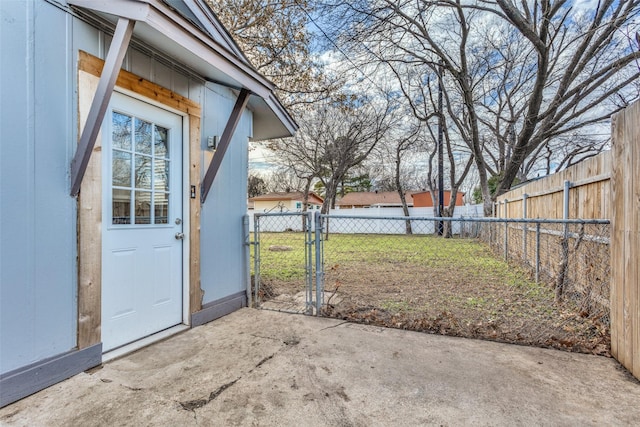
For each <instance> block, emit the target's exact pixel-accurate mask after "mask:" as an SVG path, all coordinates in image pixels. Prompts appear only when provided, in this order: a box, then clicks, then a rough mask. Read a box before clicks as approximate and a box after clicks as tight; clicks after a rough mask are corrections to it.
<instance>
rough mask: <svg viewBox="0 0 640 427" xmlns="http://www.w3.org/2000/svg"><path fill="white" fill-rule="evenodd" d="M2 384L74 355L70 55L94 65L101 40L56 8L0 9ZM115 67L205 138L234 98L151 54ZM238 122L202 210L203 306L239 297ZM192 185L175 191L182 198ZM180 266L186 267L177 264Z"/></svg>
mask: <svg viewBox="0 0 640 427" xmlns="http://www.w3.org/2000/svg"><path fill="white" fill-rule="evenodd" d="M0 6H1V8H0V13H1V16H0V52H1V53H2V54H1V55H0V58H1V64H0V93H1V96H0V195H1V197H0V374H3V373H6V372H9V371H12V370H15V369H18V368H21V367H24V366H26V365H29V364H31V363H34V362H38V361H40V360H43V359H46V358H49V357H52V356H56V355H59V354H61V353H64V352H67V351H69V350H72V349H74V348H75V347H76V334H77V301H76V299H77V266H76V255H77V254H76V245H77V242H76V209H77V208H76V200H75V199H74V198H72V197H70V196H69V193H68V192H69V185H70V183H69V165H70V162H71V159H72V157H73V154H74V152H75V146H76V141H77V137H78V136H77V68H76V67H77V65H76V62H77V52H78V50H84V51H86V52H88V53H90V54H92V55H95V56H98V57H101V58H104V57H105V53H106V51H107V49H108V46H109V43H110V37H109V36H107V35H105V34H104V33H102V32H101V31H100V30H98V29H96V28H95V27H93V26H91V25H89V24H88V23H86V22H84V21H82V20H81V19H79V18H77V17H74V16H72V15H71V14H70V13H68V11H65V9H64V5H61V6H56V5H53V4H52V3H51V2H47V1H43V0H37V1H31V0H24V1H5V0H0ZM124 68H125V69H127V70H129V71H131V72H134V73H135V74H138V75H141V76H143V77H145V78H147V79H149V80H151V81H153V82H155V83H157V84H160V85H162V86H164V87H167V88H168V89H171V90H173V91H175V92H177V93H179V94H181V95H184V96H188V97H189V98H190V99H192V100H194V101H195V102H198V103H200V104H201V105H202V107H203V118H202V123H201V127H202V135H203V140H202V144H203V152H202V159H203V161H204V164H203V166H202V167H203V173H204V168H206V166H207V165H208V162H209V160H210V158H211V152H210V151H208V150H205V149H204V147H205V146H206V137H207V136H210V135H218V136H220V135H221V134H222V130H223V128H224V126H225V124H226V121H227V119H228V117H229V115H230V113H231V110H232V108H233V105H234V102H235V96H234V95H233V93H232V92H231V91H229V90H228V89H225V88H221V87H218V86H214V85H211V86H210V87H205V84H204V81H203V80H202V79H200V78H199V77H197V76H195V75H193V74H190V73H189V72H188V71H186V70H184V69H183V68H181V67H180V66H178V65H175V64H171V62H170V61H168V60H163V59H162V55H161V53H159V52H154V53H153V54H151V55H150V54H148V53H146V51H145V49H144V48H143V49H134V48H131V49H130V50H129V52H128V54H127V56H126V58H125V62H124ZM251 129H252V116H251V113H250V112H245V113H244V115H243V118H242V120H241V122H240V124H239V126H238V128H237V130H236V134H235V137H234V139H233V141H232V144H231V146H230V147H229V150H228V151H227V154H226V157H225V160H224V162H223V164H222V167H221V169H220V171H219V173H218V177H217V178H216V181H215V183H214V186H213V188H212V190H211V192H210V193H209V198H208V200H207V203H206V205H204V206H203V210H202V223H201V245H202V252H201V264H202V272H201V283H202V288H203V289H204V290H205V297H204V301H203V302H204V303H207V302H211V301H215V300H217V299H220V298H224V297H226V296H229V295H232V294H236V293H237V292H240V291H243V290H244V289H245V283H244V280H245V279H244V272H245V266H244V259H243V245H242V238H243V235H242V217H243V215H244V214H245V212H246V186H247V167H248V165H247V162H248V158H247V145H248V137H249V136H250V134H251ZM189 185H190V183H187V182H185V183H184V187H185V191H188V189H189ZM185 268H188V266H185Z"/></svg>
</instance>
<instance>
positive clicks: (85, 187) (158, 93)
mask: <svg viewBox="0 0 640 427" xmlns="http://www.w3.org/2000/svg"><path fill="white" fill-rule="evenodd" d="M103 67H104V61H102V60H101V59H99V58H97V57H95V56H92V55H90V54H88V53H86V52H83V51H79V53H78V125H79V129H82V126H83V125H84V121H86V117H87V115H88V112H89V107H90V106H91V102H92V100H93V96H94V94H95V92H96V88H97V84H98V81H99V77H100V74H101V72H102V68H103ZM116 87H117V88H121V89H124V90H126V91H129V92H132V93H134V94H136V95H138V96H140V97H143V98H147V99H149V100H151V101H153V102H154V103H156V104H161V105H165V106H167V107H169V108H171V109H174V110H177V111H180V112H182V113H184V114H186V115H187V116H188V120H189V137H188V138H189V159H188V167H189V181H190V182H189V183H188V184H189V185H184V186H183V188H187V189H188V188H190V186H195V187H196V194H199V193H200V188H199V187H200V121H201V111H202V110H201V108H200V105H199V104H197V103H195V102H193V101H192V100H190V99H188V98H185V97H183V96H181V95H179V94H177V93H175V92H172V91H171V90H169V89H166V88H164V87H161V86H159V85H157V84H155V83H153V82H150V81H148V80H146V79H144V78H142V77H139V76H136V75H135V74H133V73H130V72H128V71H124V70H121V71H120V73H119V74H118V78H117V80H116ZM101 154H102V144H101V135H98V139H97V140H96V145H95V147H94V149H93V152H92V154H91V158H90V160H89V165H88V167H87V172H86V174H85V177H84V179H83V181H82V187H81V189H80V195H79V197H78V348H86V347H89V346H93V345H95V344H98V343H100V342H101V322H102V317H101V310H102V308H101V303H102V301H101V299H102V283H101V276H102V265H101V264H102V231H101V230H102V167H101V165H102V155H101ZM185 209H186V207H185ZM188 209H189V224H190V229H189V233H190V235H189V251H190V260H189V261H190V262H189V267H188V268H189V314H193V313H195V312H198V311H200V309H201V307H202V291H201V289H200V209H201V206H200V203H199V201H198V199H190V203H189V206H188ZM185 267H186V266H185Z"/></svg>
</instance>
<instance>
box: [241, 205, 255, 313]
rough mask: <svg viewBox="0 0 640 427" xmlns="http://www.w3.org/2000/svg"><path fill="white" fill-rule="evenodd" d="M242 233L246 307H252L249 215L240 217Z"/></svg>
mask: <svg viewBox="0 0 640 427" xmlns="http://www.w3.org/2000/svg"><path fill="white" fill-rule="evenodd" d="M242 232H243V234H244V260H245V273H244V274H245V276H246V283H247V285H246V286H247V307H251V306H252V300H253V295H252V293H251V229H250V227H249V215H248V214H247V215H244V216H243V217H242Z"/></svg>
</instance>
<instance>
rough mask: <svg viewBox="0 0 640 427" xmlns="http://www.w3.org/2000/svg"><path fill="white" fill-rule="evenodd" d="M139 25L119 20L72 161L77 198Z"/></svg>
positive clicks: (72, 175) (124, 19)
mask: <svg viewBox="0 0 640 427" xmlns="http://www.w3.org/2000/svg"><path fill="white" fill-rule="evenodd" d="M135 23H136V21H131V20H129V19H126V18H119V19H118V24H117V25H116V31H115V33H114V34H113V39H112V40H111V46H109V53H107V59H106V60H105V63H104V68H103V69H102V76H101V77H100V83H98V88H97V89H96V94H95V96H94V97H93V102H92V103H91V108H90V109H89V115H88V116H87V122H86V123H85V125H84V128H83V129H82V135H81V136H80V142H79V143H78V148H77V150H76V154H75V156H74V157H73V160H72V161H71V196H73V197H75V196H77V195H78V193H79V192H80V184H81V183H82V178H83V177H84V174H85V172H86V170H87V165H88V164H89V158H90V157H91V152H92V151H93V147H94V146H95V144H96V138H98V133H99V132H100V127H101V126H102V120H103V119H104V115H105V113H106V112H107V107H108V106H109V101H110V100H111V94H112V93H113V88H114V86H115V85H116V79H117V78H118V72H119V71H120V67H122V60H123V59H124V55H125V54H126V53H127V48H128V47H129V41H130V40H131V35H132V34H133V26H134V25H135Z"/></svg>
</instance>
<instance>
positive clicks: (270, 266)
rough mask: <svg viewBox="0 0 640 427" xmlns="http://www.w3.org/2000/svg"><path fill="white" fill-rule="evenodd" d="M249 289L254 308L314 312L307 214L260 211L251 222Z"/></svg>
mask: <svg viewBox="0 0 640 427" xmlns="http://www.w3.org/2000/svg"><path fill="white" fill-rule="evenodd" d="M253 230H254V232H253V245H252V248H253V250H252V251H251V257H252V260H253V267H252V279H253V280H252V292H253V298H254V304H255V306H256V307H260V308H265V309H271V310H278V311H286V312H293V313H306V314H312V313H313V304H314V299H313V295H312V287H313V278H312V274H313V265H314V264H313V257H312V256H313V251H312V247H311V246H312V245H313V243H314V241H313V237H312V236H313V234H312V217H311V214H310V213H300V212H295V213H264V214H262V213H260V214H255V216H254V222H253Z"/></svg>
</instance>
